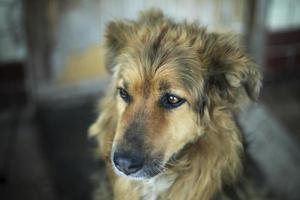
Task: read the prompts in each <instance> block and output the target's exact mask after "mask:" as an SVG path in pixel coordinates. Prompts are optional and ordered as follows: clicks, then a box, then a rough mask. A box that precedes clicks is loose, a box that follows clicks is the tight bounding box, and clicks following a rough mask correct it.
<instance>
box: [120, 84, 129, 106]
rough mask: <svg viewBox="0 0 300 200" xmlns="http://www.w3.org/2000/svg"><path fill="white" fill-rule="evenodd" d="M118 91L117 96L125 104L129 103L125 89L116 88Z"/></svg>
mask: <svg viewBox="0 0 300 200" xmlns="http://www.w3.org/2000/svg"><path fill="white" fill-rule="evenodd" d="M118 90H119V95H120V97H121V98H122V99H123V100H124V101H125V102H126V103H129V101H130V99H131V98H130V95H129V94H128V92H127V91H126V90H125V89H123V88H118Z"/></svg>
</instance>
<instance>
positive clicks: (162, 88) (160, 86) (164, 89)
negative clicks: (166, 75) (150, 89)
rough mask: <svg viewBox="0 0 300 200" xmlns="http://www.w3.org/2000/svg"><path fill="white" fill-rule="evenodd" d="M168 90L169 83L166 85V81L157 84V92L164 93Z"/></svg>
mask: <svg viewBox="0 0 300 200" xmlns="http://www.w3.org/2000/svg"><path fill="white" fill-rule="evenodd" d="M169 89H170V83H168V82H167V81H162V82H160V84H159V90H161V91H166V90H169Z"/></svg>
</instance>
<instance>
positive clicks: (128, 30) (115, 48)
mask: <svg viewBox="0 0 300 200" xmlns="http://www.w3.org/2000/svg"><path fill="white" fill-rule="evenodd" d="M133 30H134V29H133V22H130V21H113V22H110V23H109V24H108V25H107V27H106V31H105V39H106V40H105V48H106V58H105V66H106V69H107V70H108V72H110V73H112V72H113V68H114V66H115V65H116V57H117V56H118V55H119V54H120V52H121V50H122V49H123V48H124V47H125V46H126V44H127V43H128V41H129V39H130V36H132V33H133Z"/></svg>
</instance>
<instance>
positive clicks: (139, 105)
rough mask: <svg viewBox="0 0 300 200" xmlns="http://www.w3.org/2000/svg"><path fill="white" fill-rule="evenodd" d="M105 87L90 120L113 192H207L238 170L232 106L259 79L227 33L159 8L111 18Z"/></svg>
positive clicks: (145, 195) (202, 196)
mask: <svg viewBox="0 0 300 200" xmlns="http://www.w3.org/2000/svg"><path fill="white" fill-rule="evenodd" d="M105 38H106V41H105V44H106V51H107V52H106V58H105V59H106V67H107V69H108V71H109V72H110V73H111V74H112V81H111V84H110V88H109V90H108V92H107V93H106V95H105V97H104V98H103V100H102V102H101V105H100V113H101V114H100V116H99V118H98V119H97V120H96V122H95V123H94V124H92V126H91V127H90V134H91V135H92V136H94V137H96V139H97V141H98V142H99V150H100V155H101V158H102V159H103V160H104V161H105V163H106V168H107V174H108V176H109V183H110V186H111V188H112V192H113V198H114V199H116V200H119V199H125V200H126V199H130V200H136V199H147V200H148V199H149V200H150V199H151V200H152V199H153V200H154V199H172V200H177V199H178V200H182V199H185V200H194V199H197V200H209V199H213V198H215V197H216V196H217V195H218V194H220V193H222V192H223V191H224V186H227V185H231V184H234V183H235V182H236V181H237V180H238V179H239V176H240V175H241V173H242V171H243V164H242V163H243V155H244V146H243V138H242V136H241V131H240V129H239V127H238V124H237V123H236V114H237V113H238V112H239V111H240V110H241V108H242V107H243V106H244V105H246V104H247V103H248V102H250V101H252V100H256V99H257V97H258V95H259V91H260V88H261V79H262V75H261V73H260V71H259V69H258V67H257V65H256V64H255V63H254V62H253V61H252V60H251V59H250V58H249V57H248V56H247V54H246V53H245V51H244V50H243V49H242V48H241V47H240V46H239V43H238V41H237V39H236V38H235V37H234V36H231V34H220V33H213V32H208V31H207V30H206V29H205V28H202V27H199V26H198V24H196V23H191V24H190V23H187V22H180V23H177V22H175V21H174V20H172V19H171V18H169V17H167V16H165V15H164V14H163V13H162V12H161V11H160V10H156V9H151V10H148V11H145V12H142V13H141V14H140V16H139V18H138V19H137V20H136V21H129V20H120V21H113V22H110V23H109V24H108V26H107V29H106V34H105Z"/></svg>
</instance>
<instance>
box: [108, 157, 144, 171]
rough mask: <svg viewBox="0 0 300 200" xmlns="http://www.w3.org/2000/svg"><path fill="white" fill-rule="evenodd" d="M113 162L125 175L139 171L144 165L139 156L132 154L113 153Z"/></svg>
mask: <svg viewBox="0 0 300 200" xmlns="http://www.w3.org/2000/svg"><path fill="white" fill-rule="evenodd" d="M113 161H114V164H115V166H116V168H118V170H120V171H121V172H124V174H126V175H130V174H133V173H135V172H137V171H139V170H140V169H142V167H143V164H144V159H143V158H142V157H141V156H138V155H133V154H120V153H115V154H114V158H113Z"/></svg>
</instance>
